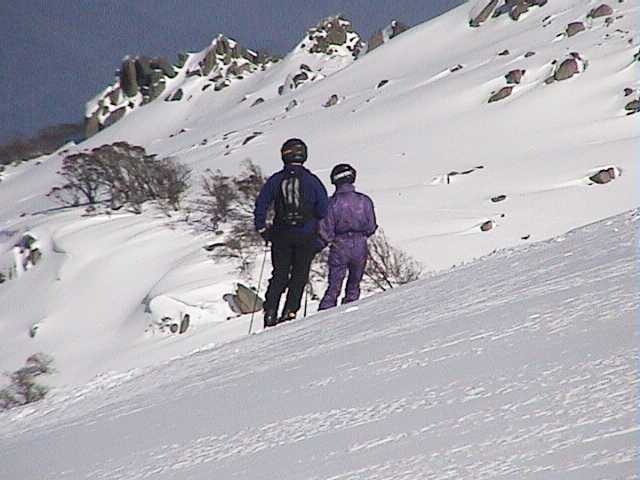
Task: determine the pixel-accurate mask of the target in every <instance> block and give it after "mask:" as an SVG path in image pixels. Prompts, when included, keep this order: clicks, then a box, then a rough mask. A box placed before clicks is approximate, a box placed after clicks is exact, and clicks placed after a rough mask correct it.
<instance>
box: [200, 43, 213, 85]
mask: <svg viewBox="0 0 640 480" xmlns="http://www.w3.org/2000/svg"><path fill="white" fill-rule="evenodd" d="M217 45H218V43H217V42H216V45H215V46H213V47H212V48H210V49H209V50H208V51H207V53H206V54H205V56H204V58H203V59H202V60H200V64H199V65H200V71H201V72H202V75H203V76H205V77H206V76H207V75H209V74H210V73H211V71H212V70H213V68H214V67H215V66H216V65H217V63H218V57H217V56H216V48H217Z"/></svg>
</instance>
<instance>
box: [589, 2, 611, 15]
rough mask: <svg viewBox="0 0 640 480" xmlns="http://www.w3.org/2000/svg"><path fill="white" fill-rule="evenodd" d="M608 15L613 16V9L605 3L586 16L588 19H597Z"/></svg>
mask: <svg viewBox="0 0 640 480" xmlns="http://www.w3.org/2000/svg"><path fill="white" fill-rule="evenodd" d="M609 15H613V8H611V7H610V6H609V5H607V4H606V3H603V4H602V5H600V6H599V7H597V8H594V9H592V10H591V11H590V12H589V13H588V14H587V17H588V18H599V17H607V16H609Z"/></svg>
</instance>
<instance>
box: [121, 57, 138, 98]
mask: <svg viewBox="0 0 640 480" xmlns="http://www.w3.org/2000/svg"><path fill="white" fill-rule="evenodd" d="M119 76H120V88H122V91H123V92H124V94H125V95H126V96H127V97H135V96H136V94H137V93H138V91H139V90H140V87H139V86H138V81H137V79H136V78H137V76H136V62H135V60H133V59H131V58H125V59H124V60H123V62H122V67H121V68H120V75H119Z"/></svg>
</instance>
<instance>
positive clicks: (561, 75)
mask: <svg viewBox="0 0 640 480" xmlns="http://www.w3.org/2000/svg"><path fill="white" fill-rule="evenodd" d="M554 63H555V65H556V67H555V69H554V72H553V75H552V76H551V77H549V78H547V79H546V80H545V83H546V84H551V83H553V82H560V81H563V80H568V79H569V78H572V77H574V76H575V75H577V74H579V73H582V72H583V71H584V70H585V69H586V68H587V62H586V61H585V60H584V59H583V58H582V57H581V56H580V54H579V53H577V52H571V53H570V54H569V58H567V59H565V60H563V61H562V62H561V63H560V64H558V62H556V61H554Z"/></svg>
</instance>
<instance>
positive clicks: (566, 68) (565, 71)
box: [553, 58, 580, 82]
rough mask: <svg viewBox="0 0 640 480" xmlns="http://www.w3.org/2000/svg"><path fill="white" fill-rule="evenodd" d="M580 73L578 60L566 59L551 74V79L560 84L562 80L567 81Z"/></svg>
mask: <svg viewBox="0 0 640 480" xmlns="http://www.w3.org/2000/svg"><path fill="white" fill-rule="evenodd" d="M579 72H580V66H579V64H578V60H577V59H575V58H567V59H566V60H564V61H563V62H562V63H561V64H560V65H559V66H558V68H556V71H555V72H554V74H553V79H554V80H556V81H558V82H560V81H562V80H568V79H569V78H571V77H573V76H574V75H575V74H577V73H579Z"/></svg>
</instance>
